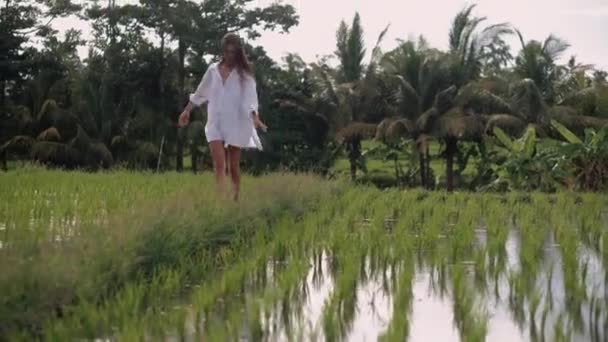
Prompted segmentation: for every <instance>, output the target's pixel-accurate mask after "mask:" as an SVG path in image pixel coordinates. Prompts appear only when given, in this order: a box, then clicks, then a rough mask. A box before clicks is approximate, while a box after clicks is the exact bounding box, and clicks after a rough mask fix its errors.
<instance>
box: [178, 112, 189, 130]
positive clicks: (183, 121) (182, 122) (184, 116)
mask: <svg viewBox="0 0 608 342" xmlns="http://www.w3.org/2000/svg"><path fill="white" fill-rule="evenodd" d="M189 121H190V111H188V110H184V111H183V112H182V113H181V114H180V115H179V119H178V120H177V125H178V126H179V127H184V126H186V125H188V122H189Z"/></svg>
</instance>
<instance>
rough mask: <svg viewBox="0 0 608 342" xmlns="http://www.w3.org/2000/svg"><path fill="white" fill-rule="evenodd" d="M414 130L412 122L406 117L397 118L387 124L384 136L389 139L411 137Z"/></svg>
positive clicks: (413, 134) (414, 126)
mask: <svg viewBox="0 0 608 342" xmlns="http://www.w3.org/2000/svg"><path fill="white" fill-rule="evenodd" d="M415 132H416V125H415V124H414V122H412V121H411V120H408V119H398V120H395V121H393V122H392V123H390V124H389V125H388V127H387V129H386V134H385V137H386V138H389V139H398V138H413V137H414V136H415Z"/></svg>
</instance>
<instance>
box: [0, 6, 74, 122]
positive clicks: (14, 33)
mask: <svg viewBox="0 0 608 342" xmlns="http://www.w3.org/2000/svg"><path fill="white" fill-rule="evenodd" d="M79 10H80V6H78V5H75V4H73V3H72V2H71V1H70V0H63V1H50V0H40V1H36V0H12V1H11V0H6V1H5V4H4V8H1V9H0V42H2V43H0V110H4V109H5V103H6V95H7V92H10V91H11V90H12V87H13V86H14V85H15V83H16V82H19V81H20V80H21V79H22V77H23V75H24V74H27V73H28V71H29V68H30V67H31V66H32V65H31V63H30V61H29V56H28V53H29V52H31V49H30V50H26V49H25V48H24V46H23V45H24V43H25V42H27V41H28V40H30V39H32V38H33V37H34V35H37V36H40V37H46V36H48V35H50V34H52V30H51V28H50V24H51V22H52V21H53V20H54V19H55V18H58V17H62V16H66V15H69V14H71V13H75V12H77V11H79Z"/></svg>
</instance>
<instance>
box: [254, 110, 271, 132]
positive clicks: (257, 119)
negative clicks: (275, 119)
mask: <svg viewBox="0 0 608 342" xmlns="http://www.w3.org/2000/svg"><path fill="white" fill-rule="evenodd" d="M253 124H254V126H255V128H259V129H261V130H262V131H264V132H266V130H268V126H266V124H265V123H263V122H262V120H260V114H259V113H257V112H254V113H253Z"/></svg>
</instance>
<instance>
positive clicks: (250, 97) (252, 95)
mask: <svg viewBox="0 0 608 342" xmlns="http://www.w3.org/2000/svg"><path fill="white" fill-rule="evenodd" d="M243 98H244V100H245V103H244V105H245V107H246V108H247V116H250V115H251V112H256V113H257V112H258V92H257V84H256V82H255V78H253V77H247V85H246V88H245V96H243Z"/></svg>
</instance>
